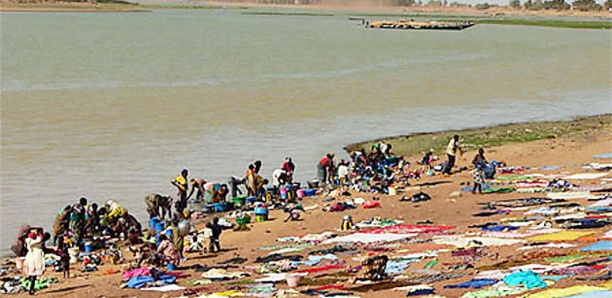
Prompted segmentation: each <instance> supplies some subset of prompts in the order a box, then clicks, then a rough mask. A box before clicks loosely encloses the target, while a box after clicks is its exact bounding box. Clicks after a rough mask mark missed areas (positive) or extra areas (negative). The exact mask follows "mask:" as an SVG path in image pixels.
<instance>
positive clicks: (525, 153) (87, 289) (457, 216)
mask: <svg viewBox="0 0 612 298" xmlns="http://www.w3.org/2000/svg"><path fill="white" fill-rule="evenodd" d="M610 148H612V123H610V121H607V120H606V121H603V122H602V123H601V125H600V126H598V127H596V128H593V129H587V130H582V131H580V132H577V133H574V134H567V135H564V136H560V137H558V138H555V139H543V140H537V141H531V142H524V143H509V144H505V145H501V146H495V147H487V148H486V150H487V153H486V154H487V157H488V158H489V159H495V160H502V161H504V162H506V163H507V164H508V165H509V166H528V167H534V168H536V169H534V170H527V171H526V172H525V173H536V172H538V170H537V168H538V167H541V166H551V165H555V166H563V168H560V169H557V170H553V171H546V174H555V173H578V172H584V170H583V169H582V168H581V165H583V164H588V163H590V162H604V161H605V160H603V161H602V160H597V159H594V158H593V155H594V154H601V153H610ZM440 155H442V154H440ZM418 157H420V156H409V157H408V160H409V161H411V162H414V161H415V160H416V159H418ZM472 157H473V156H472V154H471V153H470V154H467V155H465V156H464V157H463V158H460V159H459V160H458V166H459V167H461V166H467V165H468V164H469V161H471V158H472ZM443 159H444V158H443ZM468 181H471V174H470V173H469V172H467V171H464V172H461V173H457V174H455V175H453V176H450V177H445V176H441V175H436V176H433V177H424V178H423V179H421V180H420V181H413V186H421V190H422V191H424V192H426V193H428V194H429V195H431V197H432V200H431V201H427V202H421V203H417V204H414V203H410V202H399V201H398V199H399V197H400V196H401V195H397V196H387V195H382V196H381V198H380V200H381V208H375V209H363V208H362V207H358V208H357V209H354V210H349V211H345V212H338V213H327V212H323V211H322V210H321V209H315V210H313V211H309V212H308V214H306V215H305V216H304V220H303V221H300V222H289V223H283V222H282V218H283V217H284V216H285V214H283V213H282V212H280V211H272V212H271V216H270V217H271V220H270V221H267V222H264V223H254V224H250V225H249V226H250V227H251V231H248V232H232V231H226V232H225V233H224V234H223V235H222V238H221V239H222V246H223V247H224V248H225V249H226V251H225V252H222V253H221V254H218V255H211V254H199V253H190V254H187V257H188V258H189V260H188V261H186V262H184V263H183V264H181V266H190V265H194V264H202V265H214V264H217V263H218V262H219V261H222V260H227V259H230V258H232V257H236V256H240V257H243V258H247V259H248V261H247V262H246V263H245V264H242V265H238V266H239V267H240V268H242V267H244V266H250V265H254V263H253V261H254V260H255V258H256V257H260V256H265V255H267V254H268V252H269V251H263V250H257V248H259V247H263V246H266V245H275V244H279V243H277V242H275V239H276V238H279V237H287V236H298V235H303V234H307V233H321V232H324V231H333V230H334V229H336V228H338V227H339V225H340V222H341V219H342V216H343V215H345V214H350V215H352V217H353V219H354V220H355V221H356V222H357V221H360V220H364V219H368V218H371V217H373V216H384V217H387V218H392V219H401V220H404V221H405V223H410V224H414V223H416V222H419V221H424V220H430V221H432V222H433V223H434V224H435V225H454V226H457V228H456V229H455V230H454V231H455V232H457V233H462V232H465V231H474V229H469V228H467V226H469V225H471V224H480V223H484V222H487V221H499V220H500V219H501V218H504V217H520V216H521V213H520V212H512V213H511V214H509V215H502V214H499V215H495V216H492V217H487V218H478V217H473V216H471V214H473V213H476V212H481V211H482V209H481V205H479V204H478V203H487V202H491V201H499V200H503V199H511V198H519V197H529V196H530V195H529V194H517V193H508V194H485V195H472V194H471V193H469V192H464V193H462V196H461V197H456V198H449V194H450V193H452V192H454V191H457V190H459V189H460V188H461V187H462V183H464V182H468ZM580 183H581V185H584V186H588V185H591V186H599V183H600V181H599V180H592V181H588V180H585V181H580ZM416 191H417V190H416V189H410V190H407V191H406V193H405V195H411V194H413V193H415V192H416ZM326 197H328V196H318V197H315V198H307V199H305V200H304V202H303V204H304V205H305V206H312V205H314V204H318V205H319V206H323V205H324V204H325V202H323V199H324V198H326ZM351 197H353V198H354V197H362V198H366V199H369V198H371V197H372V195H371V194H365V193H355V192H353V194H352V196H351ZM572 202H577V203H581V204H586V203H587V202H586V200H583V199H579V200H573V201H572ZM143 208H144V207H143ZM608 229H609V228H604V229H599V230H597V231H598V233H601V231H607V230H608ZM425 238H427V237H425ZM588 244H590V243H577V245H578V247H582V246H586V245H588ZM519 246H520V245H519ZM330 247H332V246H331V245H326V246H317V247H315V248H313V249H322V248H330ZM402 247H404V248H406V249H410V248H411V246H410V245H408V244H404V245H402ZM517 247H518V246H516V245H514V246H503V247H499V248H487V249H486V252H487V253H488V254H498V256H499V258H498V259H491V258H487V257H484V258H483V259H482V260H481V261H478V262H476V263H474V265H475V266H476V267H478V266H482V265H489V264H494V263H496V262H499V261H500V260H503V259H505V258H509V259H512V258H516V257H517V256H520V255H521V253H520V252H517V251H516V248H517ZM309 250H312V249H309ZM309 250H305V251H301V252H297V253H296V254H300V255H307V252H308V251H309ZM574 251H575V250H568V251H566V253H568V254H571V253H572V252H574ZM370 253H373V252H370ZM125 255H126V256H127V257H128V258H129V256H130V253H128V252H125ZM340 256H341V258H342V259H345V260H347V264H349V265H352V266H354V265H358V263H357V262H355V261H352V260H351V258H350V256H347V255H340ZM595 258H596V257H595V256H590V257H587V258H586V259H585V260H592V259H595ZM430 260H431V259H426V260H424V261H422V262H419V263H415V264H412V265H411V266H410V269H409V271H410V270H412V269H413V268H414V269H421V268H423V266H424V265H425V263H427V262H428V261H430ZM439 260H440V264H443V263H444V262H455V263H456V262H457V260H456V258H452V257H450V254H449V253H444V254H441V255H440V257H439ZM72 268H73V269H72V270H73V272H75V273H76V275H77V276H76V277H74V278H71V279H69V280H65V279H62V278H61V275H60V274H57V273H54V272H51V271H52V270H48V272H47V274H46V275H52V276H57V277H60V282H59V283H58V284H53V285H52V286H51V288H49V289H45V290H42V291H40V292H39V293H38V294H37V296H42V297H178V296H181V293H182V292H180V291H177V292H170V293H166V294H160V293H152V292H143V291H139V290H133V289H120V288H119V285H120V283H121V275H120V274H114V275H103V274H102V272H104V271H106V270H108V269H120V270H122V269H123V266H122V265H109V264H107V265H104V266H101V267H99V271H98V272H94V273H82V272H79V271H80V269H82V268H83V265H82V264H80V263H79V264H76V265H73V267H72ZM442 268H443V267H442V266H441V265H439V266H437V267H434V268H433V269H435V270H443V269H442ZM49 269H50V268H49ZM234 270H244V269H234ZM246 271H249V270H246ZM183 272H184V273H187V274H190V275H191V277H190V278H188V279H201V278H200V273H198V272H195V271H193V270H184V271H183ZM333 272H334V273H338V272H343V270H340V271H333ZM475 272H476V270H475V269H467V270H466V271H465V273H466V274H467V275H466V276H464V277H462V278H460V279H457V280H451V281H442V282H436V283H433V285H434V286H435V288H436V293H437V294H439V295H443V296H446V297H458V296H460V295H461V294H463V293H465V292H468V291H471V290H468V289H445V288H443V285H446V284H451V283H457V282H463V281H467V280H469V279H471V278H473V275H474V274H475ZM327 273H328V272H323V273H319V274H314V275H311V276H309V278H310V282H311V283H315V282H316V283H317V284H329V283H335V284H341V285H346V286H348V287H353V286H354V285H352V284H351V283H350V282H349V281H348V279H349V277H351V276H353V274H327ZM255 276H258V275H257V274H256V275H255ZM188 279H179V280H178V284H179V285H181V286H186V281H187V280H188ZM251 279H252V278H251ZM226 284H227V282H220V283H213V285H212V286H214V287H215V288H216V289H218V290H219V291H223V290H225V289H226V287H225V285H226ZM573 284H588V285H594V286H597V285H602V284H604V282H603V281H593V282H586V281H578V280H576V279H573V278H572V279H565V280H562V281H561V282H559V283H557V284H555V286H554V287H565V286H568V285H573ZM188 287H189V286H188ZM311 287H312V286H311ZM279 288H286V284H282V283H281V284H279ZM306 288H308V286H307V285H303V286H301V287H299V288H298V289H299V290H303V289H306ZM353 292H354V294H355V295H357V296H360V297H405V296H406V294H405V292H404V291H399V292H397V291H392V290H381V291H369V290H365V291H363V292H360V291H353ZM11 297H27V295H12V296H11ZM190 297H194V296H190Z"/></svg>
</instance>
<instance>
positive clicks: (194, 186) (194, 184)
mask: <svg viewBox="0 0 612 298" xmlns="http://www.w3.org/2000/svg"><path fill="white" fill-rule="evenodd" d="M205 184H206V180H205V179H198V180H196V179H191V191H190V192H189V195H188V196H187V200H189V199H190V198H191V196H192V195H193V193H194V192H195V191H196V190H197V191H198V192H197V193H196V202H198V203H199V202H202V200H203V199H204V193H205V190H204V185H205Z"/></svg>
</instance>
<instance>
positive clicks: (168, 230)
mask: <svg viewBox="0 0 612 298" xmlns="http://www.w3.org/2000/svg"><path fill="white" fill-rule="evenodd" d="M173 234H174V231H172V229H170V228H168V229H167V230H166V236H168V237H172V235H173Z"/></svg>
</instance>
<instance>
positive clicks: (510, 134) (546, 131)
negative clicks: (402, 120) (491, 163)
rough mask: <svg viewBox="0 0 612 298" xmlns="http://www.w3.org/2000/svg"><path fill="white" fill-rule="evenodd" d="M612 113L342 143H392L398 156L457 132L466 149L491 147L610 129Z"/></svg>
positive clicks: (440, 144) (440, 146) (441, 144)
mask: <svg viewBox="0 0 612 298" xmlns="http://www.w3.org/2000/svg"><path fill="white" fill-rule="evenodd" d="M611 123H612V114H605V115H600V116H592V117H583V118H577V119H575V120H571V121H554V122H549V121H547V122H527V123H513V124H504V125H499V126H494V127H486V128H473V129H465V130H457V131H444V132H436V133H416V134H411V135H406V136H397V137H391V138H384V139H377V140H372V141H367V142H360V143H355V144H351V145H348V146H346V147H345V148H344V149H345V150H347V151H348V152H350V151H354V150H359V149H361V148H366V150H367V149H369V148H371V146H372V145H373V144H375V143H378V142H381V141H383V142H385V143H389V144H392V145H393V152H395V153H396V154H402V155H413V154H421V153H422V152H425V151H427V150H429V149H430V148H433V149H434V150H435V151H436V153H438V154H442V153H443V152H444V149H445V148H446V145H447V144H448V141H449V140H450V139H451V138H452V137H453V135H455V134H457V135H459V136H460V137H461V140H462V143H463V144H464V145H465V146H466V147H467V149H468V150H474V149H476V148H479V147H493V146H500V145H504V144H508V143H522V142H531V141H536V140H542V139H553V138H557V137H560V136H566V135H573V134H577V133H580V132H584V131H588V130H593V129H602V128H607V129H609V128H610V125H611Z"/></svg>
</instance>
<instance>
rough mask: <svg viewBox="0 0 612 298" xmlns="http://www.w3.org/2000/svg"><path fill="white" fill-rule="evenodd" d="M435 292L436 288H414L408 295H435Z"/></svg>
mask: <svg viewBox="0 0 612 298" xmlns="http://www.w3.org/2000/svg"><path fill="white" fill-rule="evenodd" d="M433 294H435V292H434V289H421V290H414V291H412V292H408V294H406V296H420V295H433Z"/></svg>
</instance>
